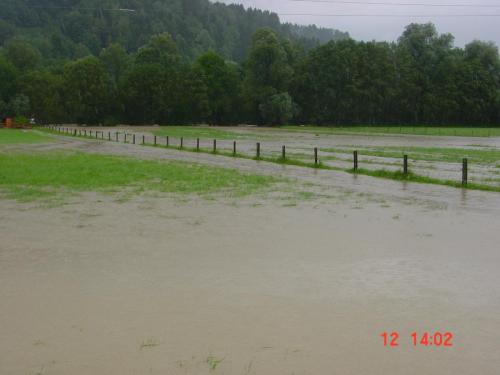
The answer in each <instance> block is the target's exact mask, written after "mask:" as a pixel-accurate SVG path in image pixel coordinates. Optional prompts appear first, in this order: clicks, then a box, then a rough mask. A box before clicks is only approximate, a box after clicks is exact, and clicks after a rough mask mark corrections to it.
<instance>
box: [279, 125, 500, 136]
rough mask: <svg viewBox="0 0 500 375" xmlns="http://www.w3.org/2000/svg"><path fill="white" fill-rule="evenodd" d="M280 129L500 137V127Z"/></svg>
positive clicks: (300, 127) (284, 127)
mask: <svg viewBox="0 0 500 375" xmlns="http://www.w3.org/2000/svg"><path fill="white" fill-rule="evenodd" d="M280 129H283V130H287V131H294V132H305V133H315V134H379V135H385V134H408V135H431V136H457V137H500V127H497V128H484V127H469V128H465V127H426V126H335V127H330V126H328V127H327V126H324V127H321V126H282V127H280Z"/></svg>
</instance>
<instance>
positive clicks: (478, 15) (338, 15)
mask: <svg viewBox="0 0 500 375" xmlns="http://www.w3.org/2000/svg"><path fill="white" fill-rule="evenodd" d="M277 14H278V15H279V16H311V17H405V18H407V17H419V18H428V17H446V18H453V17H500V14H318V13H316V14H315V13H277Z"/></svg>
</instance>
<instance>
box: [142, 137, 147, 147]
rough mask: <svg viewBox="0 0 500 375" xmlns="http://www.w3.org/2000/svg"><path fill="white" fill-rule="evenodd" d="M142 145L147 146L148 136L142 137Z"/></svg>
mask: <svg viewBox="0 0 500 375" xmlns="http://www.w3.org/2000/svg"><path fill="white" fill-rule="evenodd" d="M142 144H143V145H145V144H146V136H145V135H143V136H142Z"/></svg>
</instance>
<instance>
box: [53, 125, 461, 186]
mask: <svg viewBox="0 0 500 375" xmlns="http://www.w3.org/2000/svg"><path fill="white" fill-rule="evenodd" d="M47 128H48V129H49V130H52V131H56V132H59V133H66V134H71V135H72V136H75V137H76V136H82V135H83V136H84V137H87V129H83V131H82V130H81V129H70V128H61V127H56V126H53V125H48V126H47ZM99 133H101V139H104V131H99V130H96V131H95V138H96V139H97V138H98V136H99ZM119 134H120V133H119V132H115V139H116V142H119V140H120V139H119ZM131 135H132V143H133V144H135V134H131ZM89 137H91V138H92V130H89ZM153 139H154V143H153V144H154V145H155V146H156V145H157V137H156V135H155V136H154V138H153ZM165 139H166V146H167V147H169V146H170V138H169V136H168V135H167V136H166V137H165ZM108 140H109V141H111V132H110V131H108ZM123 143H127V132H124V133H123ZM142 144H143V145H145V144H146V136H145V135H143V136H142ZM256 146H257V150H256V158H257V159H260V156H261V147H260V142H257V144H256ZM183 147H184V137H181V138H180V148H181V149H182V148H183ZM196 150H197V151H199V150H200V138H196ZM213 152H214V153H217V139H214V140H213ZM233 156H236V141H233ZM281 158H282V160H285V159H286V145H283V146H282V147H281ZM353 162H354V171H357V170H358V167H359V159H358V151H357V150H355V151H353ZM314 165H315V166H317V165H319V158H318V148H317V147H315V148H314ZM403 173H404V175H408V173H409V168H408V155H403ZM467 183H468V159H467V158H463V159H462V185H463V186H466V185H467Z"/></svg>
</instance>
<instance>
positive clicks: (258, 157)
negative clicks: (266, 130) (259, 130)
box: [257, 142, 260, 159]
mask: <svg viewBox="0 0 500 375" xmlns="http://www.w3.org/2000/svg"><path fill="white" fill-rule="evenodd" d="M257 159H260V142H257Z"/></svg>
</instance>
